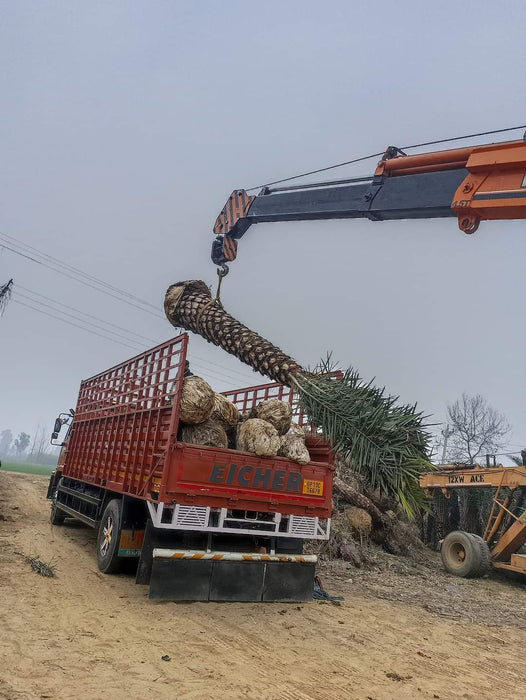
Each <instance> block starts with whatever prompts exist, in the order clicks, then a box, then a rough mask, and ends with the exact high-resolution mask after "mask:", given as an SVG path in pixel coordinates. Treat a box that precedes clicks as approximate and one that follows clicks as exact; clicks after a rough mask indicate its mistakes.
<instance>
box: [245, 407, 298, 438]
mask: <svg viewBox="0 0 526 700" xmlns="http://www.w3.org/2000/svg"><path fill="white" fill-rule="evenodd" d="M250 417H251V418H260V419H261V420H264V421H266V422H267V423H270V424H271V425H273V426H274V427H275V428H276V430H277V431H278V435H285V433H286V432H287V431H288V429H289V428H290V424H291V422H292V407H291V405H290V403H286V402H285V401H278V400H277V399H268V401H262V402H261V403H260V404H258V405H257V406H255V407H254V408H253V409H252V411H251V412H250Z"/></svg>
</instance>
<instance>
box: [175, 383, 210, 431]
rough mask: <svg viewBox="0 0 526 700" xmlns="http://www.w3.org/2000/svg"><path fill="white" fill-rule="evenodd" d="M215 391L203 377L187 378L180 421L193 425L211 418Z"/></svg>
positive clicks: (180, 409)
mask: <svg viewBox="0 0 526 700" xmlns="http://www.w3.org/2000/svg"><path fill="white" fill-rule="evenodd" d="M214 396H215V394H214V391H213V389H212V387H211V386H210V384H208V383H207V382H205V380H204V379H201V377H196V376H192V377H186V378H185V379H184V381H183V390H182V392H181V401H180V404H179V420H180V421H181V422H182V423H188V424H190V425H193V424H195V423H202V422H203V421H205V420H207V419H208V418H210V414H211V413H212V410H213V408H214Z"/></svg>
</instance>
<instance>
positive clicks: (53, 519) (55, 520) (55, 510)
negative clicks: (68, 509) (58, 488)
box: [49, 499, 67, 525]
mask: <svg viewBox="0 0 526 700" xmlns="http://www.w3.org/2000/svg"><path fill="white" fill-rule="evenodd" d="M66 518H67V515H66V514H65V513H64V511H63V510H60V508H59V507H58V506H57V502H56V501H55V500H54V499H53V501H51V512H50V513H49V522H50V523H51V524H52V525H64V520H65V519H66Z"/></svg>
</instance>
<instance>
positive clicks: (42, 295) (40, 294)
mask: <svg viewBox="0 0 526 700" xmlns="http://www.w3.org/2000/svg"><path fill="white" fill-rule="evenodd" d="M16 289H23V290H24V291H25V292H28V293H29V294H31V295H33V296H35V297H42V299H46V300H47V301H50V302H52V303H53V304H56V305H58V306H64V307H65V308H66V309H70V311H75V312H77V313H79V314H81V315H82V317H83V318H84V316H87V317H88V318H92V319H94V320H95V321H98V322H99V323H103V324H104V325H106V326H111V327H113V328H117V329H118V330H120V331H124V333H127V334H128V335H132V336H135V338H134V340H135V339H139V338H140V339H141V340H146V341H147V342H148V343H151V344H152V345H154V344H156V343H157V341H156V340H154V339H153V338H149V337H148V336H146V335H142V333H138V332H137V331H129V330H128V329H127V328H123V327H122V326H118V325H117V324H116V323H112V322H110V321H105V320H104V319H102V318H100V317H99V316H94V315H93V314H89V313H88V312H87V311H81V310H80V309H76V308H75V307H74V306H69V304H65V303H64V302H63V301H57V300H56V299H51V297H48V296H46V295H45V294H42V293H41V292H35V291H33V290H32V289H29V288H28V287H24V286H23V285H21V284H19V283H17V285H16Z"/></svg>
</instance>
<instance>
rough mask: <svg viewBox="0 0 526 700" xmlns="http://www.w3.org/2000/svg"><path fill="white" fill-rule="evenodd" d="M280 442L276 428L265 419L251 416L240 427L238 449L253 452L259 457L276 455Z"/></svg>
mask: <svg viewBox="0 0 526 700" xmlns="http://www.w3.org/2000/svg"><path fill="white" fill-rule="evenodd" d="M280 444H281V441H280V438H279V435H278V433H277V430H276V428H274V426H273V425H271V424H270V423H267V422H266V421H264V420H261V419H259V418H249V419H248V420H246V421H245V422H244V423H242V424H241V425H240V427H239V430H238V433H237V449H238V450H241V451H242V452H251V453H252V454H255V455H258V456H259V457H275V456H276V455H277V454H278V450H279V448H280Z"/></svg>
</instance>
